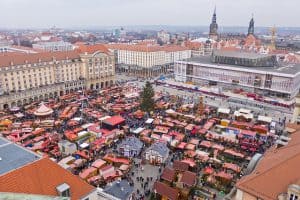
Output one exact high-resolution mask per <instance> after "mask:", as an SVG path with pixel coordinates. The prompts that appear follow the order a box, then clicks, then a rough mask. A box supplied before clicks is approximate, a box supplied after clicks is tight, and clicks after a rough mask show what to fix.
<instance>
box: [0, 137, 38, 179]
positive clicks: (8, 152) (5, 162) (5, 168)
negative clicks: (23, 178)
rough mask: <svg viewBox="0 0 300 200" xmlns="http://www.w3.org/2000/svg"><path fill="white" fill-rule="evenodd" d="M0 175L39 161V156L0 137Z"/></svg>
mask: <svg viewBox="0 0 300 200" xmlns="http://www.w3.org/2000/svg"><path fill="white" fill-rule="evenodd" d="M0 158H1V159H0V166H1V167H0V175H3V174H6V173H8V172H10V171H12V170H14V169H17V168H20V167H23V166H24V165H27V164H30V163H32V162H34V161H36V160H39V159H40V156H39V155H37V154H35V153H33V152H31V151H29V150H27V149H25V148H23V147H21V146H18V145H16V144H14V143H12V142H10V141H8V140H5V139H4V138H1V137H0Z"/></svg>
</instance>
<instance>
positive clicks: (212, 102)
mask: <svg viewBox="0 0 300 200" xmlns="http://www.w3.org/2000/svg"><path fill="white" fill-rule="evenodd" d="M117 80H123V81H125V80H127V81H130V82H132V83H133V84H136V85H137V86H139V87H143V86H144V84H145V81H146V80H140V81H137V80H136V79H135V78H133V77H128V76H125V75H118V78H117ZM154 89H155V91H162V92H167V93H169V94H172V95H178V96H181V97H183V98H185V99H186V103H193V102H197V101H198V100H199V95H200V93H195V92H190V91H187V90H178V89H176V88H172V87H170V86H165V85H157V86H155V85H154ZM246 102H247V101H246ZM204 103H205V104H207V105H209V106H213V107H225V108H233V110H236V109H239V108H245V106H244V105H243V104H240V103H237V102H228V101H227V100H225V99H223V98H220V97H219V98H218V97H210V96H207V95H205V99H204ZM250 103H251V102H250V100H249V103H247V107H248V108H250V109H251V110H252V111H254V114H255V115H265V116H270V117H272V118H273V120H274V121H277V122H279V121H282V120H283V114H282V113H283V111H280V110H275V109H274V108H272V109H262V108H259V107H256V106H250V105H249V104H250ZM285 116H286V118H287V119H286V120H287V122H288V121H289V120H290V119H291V118H292V114H290V113H285Z"/></svg>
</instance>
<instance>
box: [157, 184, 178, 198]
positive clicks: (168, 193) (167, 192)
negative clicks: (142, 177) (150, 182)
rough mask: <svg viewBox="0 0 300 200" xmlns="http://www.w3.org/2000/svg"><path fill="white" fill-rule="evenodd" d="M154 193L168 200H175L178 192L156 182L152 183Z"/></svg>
mask: <svg viewBox="0 0 300 200" xmlns="http://www.w3.org/2000/svg"><path fill="white" fill-rule="evenodd" d="M154 192H155V193H158V194H160V195H162V196H165V197H167V199H169V200H177V199H178V197H179V191H178V190H177V189H175V188H172V187H170V186H168V185H167V184H165V183H162V182H158V181H156V182H155V183H154Z"/></svg>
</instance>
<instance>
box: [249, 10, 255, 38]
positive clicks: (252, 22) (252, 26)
mask: <svg viewBox="0 0 300 200" xmlns="http://www.w3.org/2000/svg"><path fill="white" fill-rule="evenodd" d="M248 35H254V17H253V13H252V18H251V20H250V22H249V27H248Z"/></svg>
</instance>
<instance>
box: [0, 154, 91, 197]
mask: <svg viewBox="0 0 300 200" xmlns="http://www.w3.org/2000/svg"><path fill="white" fill-rule="evenodd" d="M63 183H66V184H68V185H69V186H70V193H71V198H72V199H74V200H75V199H76V200H77V199H79V198H81V197H83V196H86V195H88V194H89V193H90V192H92V191H93V190H94V189H95V188H94V187H92V186H91V185H89V184H87V183H86V182H84V181H83V180H81V179H80V178H79V177H77V176H75V175H73V174H72V173H71V172H69V171H67V170H65V169H63V168H62V167H60V166H59V165H58V164H56V163H55V162H53V161H51V160H50V159H48V158H43V159H41V160H38V161H36V162H33V163H31V164H29V165H26V166H24V167H22V168H19V169H16V170H14V171H11V172H9V173H7V174H4V175H2V176H0V191H1V192H13V193H26V194H39V195H50V196H58V194H57V191H56V187H57V186H59V185H61V184H63Z"/></svg>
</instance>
